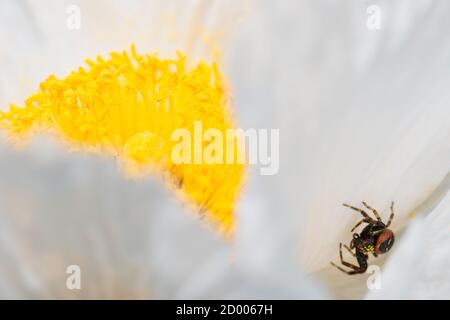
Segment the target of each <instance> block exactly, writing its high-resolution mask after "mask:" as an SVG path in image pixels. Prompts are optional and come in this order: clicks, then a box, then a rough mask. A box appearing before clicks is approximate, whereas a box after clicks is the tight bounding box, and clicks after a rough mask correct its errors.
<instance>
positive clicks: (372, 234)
mask: <svg viewBox="0 0 450 320" xmlns="http://www.w3.org/2000/svg"><path fill="white" fill-rule="evenodd" d="M362 204H363V205H364V206H365V207H366V208H367V209H369V210H371V211H372V212H373V214H374V215H375V218H376V219H377V220H374V219H372V218H371V217H370V216H369V215H368V214H367V213H366V212H365V211H364V210H362V209H358V208H356V207H353V206H351V205H348V204H346V203H344V204H343V206H345V207H348V208H350V209H353V210H355V211H358V212H359V213H361V215H362V216H363V219H362V220H361V221H359V222H358V223H357V224H356V225H355V226H354V227H353V229H352V230H351V231H350V232H353V231H354V230H355V229H356V228H358V227H359V226H360V225H361V224H362V223H367V226H365V227H364V229H363V230H362V232H361V233H360V234H358V233H354V234H353V239H352V240H351V241H350V247H348V246H346V245H344V247H345V248H346V249H347V250H348V252H350V254H351V255H352V256H353V257H355V258H356V260H357V262H358V265H359V266H356V265H354V264H351V263H349V262H347V261H344V259H343V257H342V243H340V244H339V255H340V258H341V263H342V265H344V266H346V267H348V268H350V269H351V270H345V269H344V268H342V267H339V266H337V265H336V264H335V263H333V262H332V261H331V262H330V263H331V265H332V266H334V267H336V268H337V269H339V270H341V271H342V272H345V273H347V274H350V275H351V274H358V273H364V272H366V270H367V260H368V259H369V255H368V254H369V253H372V254H373V255H374V257H378V255H379V254H382V253H386V252H388V251H389V250H390V249H391V248H392V246H393V245H394V241H395V237H394V233H393V232H392V231H391V230H389V229H388V227H389V226H390V224H391V222H392V219H393V218H394V202H392V203H391V215H390V217H389V220H388V223H387V224H384V223H383V221H381V217H380V215H379V214H378V211H377V210H375V209H373V208H372V207H370V206H369V205H368V204H367V203H365V202H364V201H363V202H362ZM352 249H355V252H353V251H352Z"/></svg>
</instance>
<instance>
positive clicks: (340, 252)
mask: <svg viewBox="0 0 450 320" xmlns="http://www.w3.org/2000/svg"><path fill="white" fill-rule="evenodd" d="M339 257H340V258H341V263H342V264H343V265H344V266H346V267H349V268H351V269H353V270H359V267H358V266H355V265H354V264H351V263H349V262H347V261H345V260H344V257H343V256H342V243H339Z"/></svg>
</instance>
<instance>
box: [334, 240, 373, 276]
mask: <svg viewBox="0 0 450 320" xmlns="http://www.w3.org/2000/svg"><path fill="white" fill-rule="evenodd" d="M346 247H347V246H346ZM352 254H353V253H352ZM339 256H340V258H341V263H342V264H343V265H344V266H346V267H348V268H350V269H352V270H345V269H344V268H342V267H340V266H338V265H336V264H335V263H334V262H332V261H330V264H331V265H332V266H333V267H335V268H337V269H339V270H340V271H342V272H344V273H346V274H349V275H352V274H359V273H364V272H366V270H367V256H366V255H364V254H363V253H361V252H359V251H356V254H355V256H356V259H357V261H358V264H359V267H358V266H355V265H353V264H351V263H348V262H346V261H344V259H343V257H342V243H340V244H339Z"/></svg>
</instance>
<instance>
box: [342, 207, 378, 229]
mask: <svg viewBox="0 0 450 320" xmlns="http://www.w3.org/2000/svg"><path fill="white" fill-rule="evenodd" d="M342 205H343V206H344V207H347V208H350V209H353V210H355V211H358V212H359V213H361V215H362V216H363V217H364V219H363V221H362V222H367V223H369V224H376V221H375V220H374V219H372V218H371V217H370V216H369V215H368V214H367V213H366V212H365V211H364V210H362V209H359V208H356V207H354V206H351V205H349V204H346V203H343V204H342ZM364 220H365V221H364ZM362 222H361V223H362ZM357 226H359V224H358V225H357ZM355 228H356V226H355Z"/></svg>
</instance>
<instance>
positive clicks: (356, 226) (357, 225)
mask: <svg viewBox="0 0 450 320" xmlns="http://www.w3.org/2000/svg"><path fill="white" fill-rule="evenodd" d="M363 222H365V223H369V224H370V220H368V219H366V218H364V219H362V220H361V221H359V222H358V223H357V224H356V225H355V226H354V227H353V228H352V230H350V232H353V231H355V229H356V228H358V227H359V226H360V225H361V223H363Z"/></svg>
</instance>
